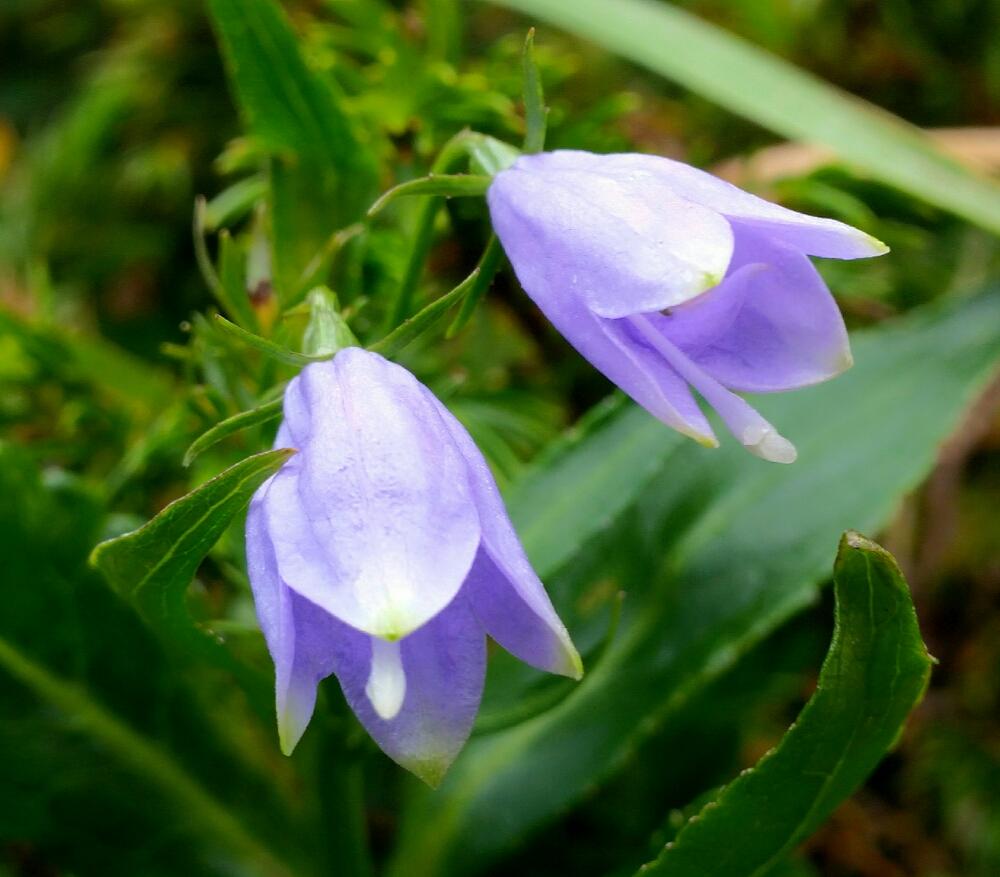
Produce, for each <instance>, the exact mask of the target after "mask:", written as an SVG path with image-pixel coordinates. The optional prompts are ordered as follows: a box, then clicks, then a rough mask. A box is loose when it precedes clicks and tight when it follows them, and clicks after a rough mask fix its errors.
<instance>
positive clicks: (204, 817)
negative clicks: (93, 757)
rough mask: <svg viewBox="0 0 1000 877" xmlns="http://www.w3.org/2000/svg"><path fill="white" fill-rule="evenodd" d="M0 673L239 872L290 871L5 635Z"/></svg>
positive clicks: (141, 742)
mask: <svg viewBox="0 0 1000 877" xmlns="http://www.w3.org/2000/svg"><path fill="white" fill-rule="evenodd" d="M0 671H3V672H4V673H7V674H9V675H10V676H12V677H13V678H15V679H17V680H18V681H19V682H21V683H22V684H23V685H25V686H27V687H28V688H30V689H31V690H32V691H33V692H34V693H35V694H36V695H37V696H38V697H40V698H41V699H42V700H44V701H45V702H47V703H48V704H50V705H51V706H52V707H54V708H55V709H57V710H59V711H60V712H62V713H63V714H64V715H65V716H66V717H67V718H68V719H70V720H71V721H72V723H73V725H74V726H75V728H76V730H77V731H79V732H82V733H85V734H87V735H88V736H89V737H91V738H92V739H93V740H94V741H96V742H97V743H98V744H99V745H100V746H102V747H103V748H104V749H106V750H107V751H108V752H109V753H110V754H111V756H112V757H113V758H115V759H116V760H117V761H119V762H121V763H122V764H123V765H125V766H126V767H127V768H128V769H129V770H130V771H131V772H132V773H133V774H134V775H135V776H136V777H137V778H139V779H140V780H141V781H143V782H144V783H146V784H147V786H148V787H150V788H152V789H154V790H155V791H156V792H158V793H159V794H160V795H162V796H163V797H164V798H165V799H166V800H169V801H170V802H171V803H173V804H174V805H175V806H176V807H177V809H178V810H179V811H181V812H183V813H185V814H186V815H187V816H188V824H190V825H191V826H193V827H195V828H196V830H197V831H198V833H199V834H201V835H202V836H203V837H205V838H206V839H208V840H210V841H212V842H213V843H215V844H219V845H221V846H222V847H224V848H225V849H227V850H228V851H229V852H230V853H232V854H234V855H235V856H236V858H237V859H238V860H239V861H240V862H241V864H242V866H243V868H244V869H246V870H245V871H244V873H246V874H254V875H261V877H290V875H291V874H292V873H293V872H292V869H291V868H289V867H287V866H286V865H285V864H284V863H283V862H281V861H280V860H279V859H278V858H277V857H276V856H275V855H274V853H272V852H271V850H269V849H268V848H267V847H266V846H264V845H263V844H262V843H261V842H260V840H258V839H257V838H256V837H255V836H254V834H253V833H252V832H250V831H248V830H247V829H246V828H245V827H244V826H243V825H242V824H241V823H240V822H239V821H238V820H237V819H236V818H235V817H234V816H233V815H232V814H231V813H230V812H229V811H228V810H227V809H226V808H225V807H223V805H222V804H221V803H219V802H218V801H217V800H215V798H213V797H212V796H211V795H209V794H208V793H207V792H206V791H205V790H204V789H203V788H202V787H201V786H200V785H199V784H198V783H197V782H196V781H195V780H194V779H192V777H191V776H190V775H188V774H187V773H186V772H185V771H184V770H183V768H182V767H181V766H180V765H178V764H177V763H176V762H175V761H173V760H172V759H171V757H170V756H169V755H168V754H167V753H166V752H164V751H163V750H162V749H160V748H159V747H158V746H156V745H155V744H154V743H152V742H150V741H148V740H146V739H144V738H143V737H141V736H140V735H139V734H137V733H136V732H135V731H133V730H132V729H131V728H130V727H129V726H128V725H126V724H124V723H123V722H121V721H120V720H119V719H118V718H117V717H116V716H115V715H113V714H112V713H110V712H108V711H107V710H106V709H104V707H102V706H101V704H99V703H98V702H97V701H96V700H94V699H93V698H91V697H90V696H89V694H88V693H87V692H86V691H85V690H84V689H82V688H80V687H79V686H77V685H74V684H73V683H71V682H67V681H65V680H63V679H60V678H59V677H57V676H55V675H54V674H52V673H50V672H49V671H48V670H47V669H46V668H45V667H43V666H42V665H40V664H38V663H37V662H35V661H33V660H31V658H29V657H28V656H27V655H26V654H24V653H23V652H22V651H21V650H19V649H18V648H17V647H16V646H15V645H14V644H13V643H10V642H8V641H7V640H6V639H5V638H4V637H0Z"/></svg>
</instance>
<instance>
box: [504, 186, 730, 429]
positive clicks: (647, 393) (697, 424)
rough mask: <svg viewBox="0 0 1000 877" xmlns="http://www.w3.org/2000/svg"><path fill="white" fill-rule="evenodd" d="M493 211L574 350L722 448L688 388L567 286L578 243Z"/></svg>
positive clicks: (510, 249)
mask: <svg viewBox="0 0 1000 877" xmlns="http://www.w3.org/2000/svg"><path fill="white" fill-rule="evenodd" d="M491 191H492V190H491ZM491 207H492V216H493V222H494V226H495V228H496V230H497V233H498V235H500V237H501V241H502V243H503V246H504V250H505V251H506V253H507V256H508V257H509V259H510V261H511V264H512V265H513V267H514V272H515V273H516V274H517V278H518V280H519V281H520V283H521V285H522V286H523V287H524V290H525V292H527V293H528V295H529V296H531V298H532V300H533V301H534V302H535V304H536V305H538V307H539V308H540V309H541V311H542V312H543V313H544V314H545V316H546V317H548V319H549V320H550V321H551V322H552V324H553V325H554V326H555V327H556V329H558V330H559V331H560V332H561V333H562V334H563V335H564V336H565V337H566V339H567V340H568V341H569V342H570V344H572V345H573V346H574V347H575V348H576V349H577V350H578V351H579V352H580V353H581V354H582V355H583V356H584V357H586V359H588V360H589V361H590V363H591V364H592V365H593V366H594V367H595V368H597V369H598V370H599V371H601V372H603V373H604V375H606V376H607V378H608V379H609V380H611V381H613V382H614V383H615V384H617V385H618V386H619V387H621V388H622V389H623V390H624V391H625V392H626V393H628V394H629V395H630V396H631V397H632V398H633V399H635V400H636V402H638V403H639V404H640V405H642V406H643V407H644V408H646V409H647V410H648V411H649V412H650V413H651V414H653V416H655V417H658V418H659V419H660V420H662V421H663V422H664V423H666V424H667V425H668V426H671V427H673V428H674V429H676V430H678V431H680V432H682V433H684V434H685V435H688V436H691V437H692V438H694V439H695V440H696V441H699V442H701V443H702V444H706V445H710V446H714V445H716V444H717V442H716V441H715V437H714V435H713V434H712V428H711V427H710V426H709V425H708V421H706V420H705V417H704V415H703V414H702V413H701V410H700V409H699V408H698V405H697V403H696V402H695V401H694V399H693V398H692V396H691V393H690V391H689V390H688V387H687V384H686V382H685V381H684V380H683V379H681V378H680V377H679V376H678V375H677V374H676V372H674V371H673V370H672V369H670V368H669V367H667V366H666V365H665V364H664V363H663V361H662V358H661V357H658V356H655V355H652V354H651V353H650V352H648V351H644V350H642V349H639V350H636V349H635V345H631V344H629V343H623V341H622V338H621V333H620V331H616V330H615V329H614V328H613V326H614V324H615V322H616V321H613V320H606V319H604V318H602V317H599V316H597V315H595V314H594V313H592V312H591V311H590V310H589V309H588V307H587V305H586V304H585V303H584V302H583V301H582V300H581V299H580V298H579V297H578V295H577V290H576V289H575V288H574V287H572V286H571V285H570V284H569V283H567V281H566V277H565V274H564V272H563V270H562V266H563V264H564V263H565V262H566V261H568V260H569V257H568V256H564V253H566V252H568V251H571V250H573V249H574V248H575V246H576V244H575V243H574V241H573V240H564V239H562V238H555V239H546V238H544V237H542V236H540V235H535V234H529V233H527V232H526V231H525V230H523V229H521V228H520V227H519V225H518V223H519V221H520V220H519V217H518V214H516V213H515V212H512V211H511V210H509V209H508V205H507V202H506V201H505V200H504V199H496V200H495V201H494V202H491ZM614 288H615V289H618V288H620V287H619V286H616V287H614Z"/></svg>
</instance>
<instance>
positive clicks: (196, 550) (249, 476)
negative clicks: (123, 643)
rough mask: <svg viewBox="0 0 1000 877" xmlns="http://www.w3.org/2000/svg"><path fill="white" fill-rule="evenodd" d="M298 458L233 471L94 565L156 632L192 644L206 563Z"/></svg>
mask: <svg viewBox="0 0 1000 877" xmlns="http://www.w3.org/2000/svg"><path fill="white" fill-rule="evenodd" d="M294 453H295V451H293V450H287V449H282V450H277V451H266V452H264V453H262V454H256V455H255V456H253V457H248V458H247V459H246V460H243V461H241V462H239V463H237V464H236V465H235V466H231V467H230V468H229V469H227V470H226V471H225V472H223V473H222V474H220V475H217V476H216V477H215V478H213V479H211V480H210V481H207V482H205V483H204V484H202V485H201V486H200V487H197V488H195V489H194V490H193V491H191V492H190V493H189V494H187V495H186V496H182V497H181V498H180V499H178V500H176V501H174V502H172V503H170V505H168V506H167V507H166V508H165V509H163V511H161V512H160V513H159V514H158V515H157V516H156V517H155V518H153V519H152V520H151V521H149V523H147V524H145V525H144V526H142V527H140V528H139V529H138V530H135V531H134V532H132V533H126V534H125V535H124V536H119V537H118V538H117V539H109V540H108V541H107V542H102V543H101V544H100V545H98V546H97V547H96V548H95V549H94V551H93V553H92V554H91V557H90V562H91V564H92V565H93V566H95V567H96V568H97V569H99V570H100V571H101V572H102V573H103V574H104V577H105V578H106V579H107V580H108V582H109V583H110V585H111V587H112V588H114V590H116V591H117V592H118V593H119V594H121V596H122V597H124V598H125V599H126V600H128V601H129V602H130V603H132V604H133V605H134V606H135V607H136V608H137V609H138V611H139V613H140V614H141V615H142V616H143V617H144V618H145V619H146V620H147V621H148V622H149V623H150V624H151V625H152V626H153V627H154V628H157V629H159V630H163V631H167V632H172V633H173V634H175V635H176V636H177V637H178V638H186V639H188V640H191V639H192V637H191V633H192V632H194V630H195V629H194V628H193V625H192V621H191V617H190V615H189V614H188V611H187V607H186V605H185V593H186V591H187V587H188V585H189V584H190V583H191V580H192V579H193V578H194V574H195V572H196V571H197V569H198V566H199V564H200V563H201V561H202V558H204V557H205V555H206V554H207V553H208V551H209V549H210V548H211V547H212V546H213V545H214V544H215V543H216V541H217V540H218V538H219V537H220V536H221V535H222V533H223V532H224V531H225V529H226V528H227V527H228V526H229V523H230V521H231V520H232V519H233V517H234V516H235V515H236V514H238V513H239V512H240V511H241V510H242V509H243V507H244V506H245V505H246V504H247V503H248V502H249V501H250V497H251V496H253V493H254V491H255V490H256V489H257V488H258V487H260V485H261V484H263V483H264V481H266V480H267V479H268V478H269V477H270V476H271V475H273V474H274V473H275V472H277V471H278V469H280V468H281V466H282V464H283V463H284V462H285V461H286V460H287V459H288V458H289V457H291V455H292V454H294Z"/></svg>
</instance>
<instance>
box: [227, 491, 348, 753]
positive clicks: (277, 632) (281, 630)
mask: <svg viewBox="0 0 1000 877" xmlns="http://www.w3.org/2000/svg"><path fill="white" fill-rule="evenodd" d="M268 489H269V484H267V483H265V484H264V485H263V486H262V487H261V488H260V489H259V490H258V492H257V495H256V496H255V497H254V500H253V502H252V503H251V504H250V510H249V512H248V513H247V523H246V532H247V572H248V573H249V577H250V586H251V588H252V590H253V596H254V605H255V607H256V610H257V620H258V622H259V623H260V628H261V630H262V631H263V633H264V639H265V641H266V642H267V647H268V650H269V651H270V653H271V659H272V660H273V661H274V675H275V705H276V709H277V715H278V738H279V740H280V742H281V749H282V751H283V752H284V753H285V754H286V755H288V754H290V753H291V752H292V750H293V749H295V746H296V744H297V743H298V742H299V739H300V738H301V736H302V734H303V732H304V731H305V729H306V725H308V724H309V719H310V718H311V717H312V714H313V709H314V707H315V705H316V686H317V685H318V684H319V682H320V680H321V679H323V678H325V677H326V676H329V675H330V673H331V672H332V671H333V662H332V658H331V654H332V653H331V650H330V645H329V644H330V643H331V642H332V641H333V639H334V638H336V636H337V635H338V633H343V632H344V631H349V632H350V633H351V634H352V635H360V634H356V632H354V631H353V630H352V629H351V628H349V627H347V626H346V625H343V624H339V623H338V622H337V621H335V620H334V619H333V618H332V617H331V616H330V615H328V614H327V613H326V612H324V611H323V610H321V609H319V608H318V607H316V606H313V605H312V604H311V603H309V602H308V601H306V600H305V599H304V598H302V597H300V596H299V595H298V594H296V593H295V592H294V591H292V590H291V589H290V588H288V587H287V586H286V585H285V584H284V583H283V582H282V581H281V578H280V576H279V575H278V567H277V563H276V561H275V557H274V551H273V549H272V547H271V540H270V537H269V535H268V533H267V526H266V521H265V517H264V513H263V497H264V496H265V495H266V493H267V491H268Z"/></svg>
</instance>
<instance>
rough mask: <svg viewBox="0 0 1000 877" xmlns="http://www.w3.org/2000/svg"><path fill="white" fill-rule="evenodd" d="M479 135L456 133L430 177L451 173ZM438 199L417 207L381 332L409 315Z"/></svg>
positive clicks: (431, 231)
mask: <svg viewBox="0 0 1000 877" xmlns="http://www.w3.org/2000/svg"><path fill="white" fill-rule="evenodd" d="M479 137H481V135H478V134H475V133H473V132H472V131H469V130H465V131H459V133H458V134H456V135H455V136H454V137H452V138H451V140H449V141H448V142H447V143H445V145H444V146H443V147H442V148H441V151H440V152H439V153H438V157H437V158H436V159H435V161H434V164H433V165H432V166H431V173H432V174H447V173H451V172H452V171H455V170H457V169H458V168H459V166H460V165H461V162H462V161H463V159H465V158H467V157H468V155H469V147H470V146H471V145H472V143H473V142H475V141H476V140H477V139H478V138H479ZM441 203H442V202H441V198H438V197H432V198H428V199H427V201H426V202H425V203H424V204H423V205H422V206H421V208H420V213H419V214H418V215H417V229H416V232H415V233H414V235H413V249H412V250H410V258H409V260H408V261H407V263H406V271H405V272H404V273H403V280H402V282H401V283H400V284H399V289H398V290H397V292H396V298H395V300H394V301H393V303H392V306H391V307H390V308H389V313H388V315H387V317H386V324H385V331H386V332H389V331H391V330H392V329H393V328H394V327H396V326H398V325H399V324H400V323H401V322H402V321H403V320H405V319H406V317H407V316H408V315H409V313H410V311H411V309H412V308H413V296H414V293H415V292H416V291H417V285H418V284H419V283H420V276H421V274H422V273H423V270H424V263H425V262H426V261H427V254H428V253H429V252H430V248H431V243H432V239H433V236H434V219H435V217H436V216H437V212H438V209H439V208H440V207H441Z"/></svg>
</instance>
